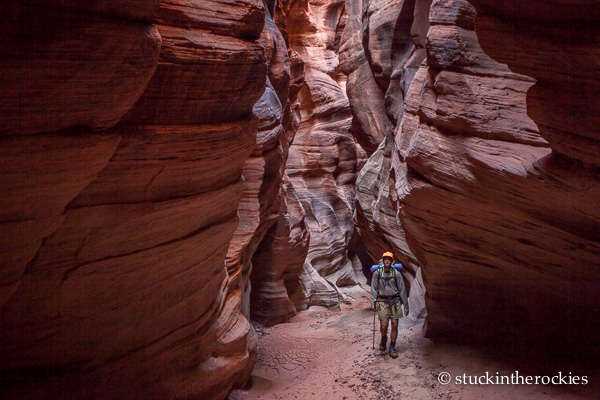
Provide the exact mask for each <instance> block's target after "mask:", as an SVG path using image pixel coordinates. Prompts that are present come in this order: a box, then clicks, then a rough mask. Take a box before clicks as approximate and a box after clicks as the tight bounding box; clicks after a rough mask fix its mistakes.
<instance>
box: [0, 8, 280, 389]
mask: <svg viewBox="0 0 600 400" xmlns="http://www.w3.org/2000/svg"><path fill="white" fill-rule="evenodd" d="M0 9H1V15H2V16H1V17H0V18H1V22H2V23H1V28H0V29H1V30H2V31H1V33H2V35H3V38H4V39H3V40H2V42H1V44H0V46H1V53H2V59H1V60H0V70H1V73H0V81H1V85H2V87H3V88H4V89H3V92H2V94H1V95H0V98H1V100H0V103H1V105H2V107H0V108H1V110H0V113H1V115H2V127H1V128H0V129H1V130H2V132H1V138H0V141H2V144H1V145H0V153H1V154H0V163H1V164H2V166H1V169H0V183H1V186H2V191H1V192H0V201H1V203H2V204H1V207H0V209H1V210H2V211H1V213H2V214H1V223H0V230H1V235H0V237H1V239H0V246H1V251H0V252H1V255H2V269H1V272H0V274H1V275H0V289H1V290H0V320H1V321H2V323H1V329H0V341H1V343H2V344H1V345H0V360H1V361H0V369H1V371H2V377H3V378H2V385H1V386H2V392H3V393H2V394H3V396H7V397H8V398H31V397H35V398H61V397H76V398H92V397H93V398H175V397H177V398H198V397H203V396H209V397H214V398H219V397H224V396H225V395H226V393H227V392H228V390H229V389H230V388H231V386H232V385H238V386H239V385H242V384H244V382H245V381H246V380H247V378H248V376H249V374H250V371H251V369H252V367H253V359H254V354H255V350H256V339H255V335H254V331H253V330H252V328H251V326H250V324H249V322H248V320H247V319H246V318H245V317H244V311H245V310H243V305H244V303H246V304H247V300H245V296H247V294H246V293H245V285H246V283H247V279H246V280H244V267H245V264H244V262H245V261H242V262H240V261H238V259H242V260H245V258H244V257H245V254H246V252H244V251H241V250H237V249H239V248H242V247H244V246H245V245H246V244H244V245H242V244H241V243H242V241H245V242H249V243H252V241H253V240H255V238H254V237H255V236H260V235H262V234H264V232H262V231H261V232H259V233H258V234H252V235H250V236H252V238H250V239H249V238H246V237H245V236H244V234H245V230H246V225H243V224H240V227H238V204H239V203H240V199H244V200H243V201H242V203H241V204H242V205H240V206H239V207H240V209H242V208H243V209H248V210H249V211H248V213H252V218H253V220H252V221H251V222H248V221H245V222H246V223H251V224H254V225H256V227H253V229H256V230H258V231H260V230H261V229H262V230H265V228H260V227H261V226H262V225H265V226H266V225H268V224H267V223H266V222H264V221H269V220H270V219H272V218H271V215H272V213H273V212H275V213H276V212H277V210H278V208H279V203H278V200H276V199H275V198H276V197H278V193H279V188H278V187H277V186H278V184H277V183H271V182H270V181H269V179H271V180H273V181H276V180H277V179H280V175H281V173H282V172H281V170H282V165H283V161H282V160H281V158H282V150H281V143H280V138H281V130H282V128H281V127H280V125H281V120H282V116H281V114H282V112H281V100H280V99H279V98H278V95H280V94H281V91H279V92H278V90H281V88H280V86H285V85H286V84H285V82H283V84H282V85H281V82H273V79H271V82H270V83H269V85H268V89H267V90H266V91H265V85H266V83H267V63H266V61H267V54H266V52H265V48H263V46H262V45H261V44H260V43H261V42H264V41H266V40H263V39H261V32H263V27H264V24H265V10H264V7H263V4H262V2H260V1H258V0H241V1H240V0H236V1H232V0H209V1H206V0H202V1H180V0H164V1H162V2H160V6H159V2H158V1H156V0H132V1H126V2H120V3H118V4H117V2H90V3H89V4H88V3H86V4H83V3H81V2H74V1H68V0H64V1H57V2H54V3H53V4H52V5H48V4H47V3H46V2H41V1H28V2H17V1H14V2H4V3H3V4H2V6H0ZM270 62H271V65H273V63H274V61H273V60H272V58H271V59H270ZM261 96H262V98H261ZM283 97H285V94H283ZM259 100H260V101H259ZM257 101H258V104H257V105H256V106H254V104H255V103H257ZM253 107H254V111H255V112H256V114H257V116H258V117H256V116H254V115H253ZM257 127H258V130H259V135H258V137H259V139H258V141H259V146H258V147H256V148H255V143H256V141H257V136H256V131H257ZM249 156H252V157H251V158H249V159H248V157H249ZM247 159H248V161H246V160H247ZM271 164H276V166H274V167H272V168H271V166H270V165H271ZM264 165H268V168H267V169H268V174H265V173H264ZM277 165H278V166H277ZM242 171H244V174H247V175H248V177H249V178H248V179H247V180H246V182H244V181H243V179H242V178H241V176H242ZM264 175H269V178H268V179H267V178H266V177H265V176H264ZM255 176H259V177H260V179H262V180H263V182H265V181H268V182H269V183H265V185H264V186H266V188H265V190H264V193H261V194H260V195H261V196H264V197H265V198H267V199H266V200H265V201H264V203H262V204H261V206H260V207H257V206H255V204H254V203H253V204H250V203H251V202H250V201H246V199H248V198H249V197H250V196H252V195H255V193H254V192H255V191H256V180H255V179H254V177H255ZM272 177H274V178H272ZM257 179H258V178H257ZM259 186H260V185H259ZM271 186H275V187H274V188H273V187H271ZM273 193H275V195H273ZM253 200H256V199H253ZM261 201H262V199H261ZM273 210H275V211H273ZM240 215H241V216H242V217H243V218H245V215H244V213H243V212H240ZM254 219H256V221H254ZM270 223H271V224H272V223H273V221H271V222H270ZM259 228H260V229H259ZM236 229H237V231H236ZM242 231H244V232H242ZM234 234H235V239H234V240H233V241H232V240H231V239H232V238H233V237H234ZM228 249H229V250H228ZM228 252H229V256H228ZM226 257H227V265H226V263H225V260H226ZM242 265H243V266H244V267H242ZM226 267H229V269H228V268H226ZM246 314H247V312H246Z"/></svg>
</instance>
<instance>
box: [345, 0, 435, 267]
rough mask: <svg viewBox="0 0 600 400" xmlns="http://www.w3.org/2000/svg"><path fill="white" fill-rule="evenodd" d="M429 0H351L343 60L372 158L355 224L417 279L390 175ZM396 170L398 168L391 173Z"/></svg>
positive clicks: (361, 178) (371, 248)
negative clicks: (393, 153) (392, 157)
mask: <svg viewBox="0 0 600 400" xmlns="http://www.w3.org/2000/svg"><path fill="white" fill-rule="evenodd" d="M429 4H430V1H414V0H411V1H389V0H378V1H372V2H368V3H367V2H360V1H351V2H348V12H349V18H348V21H349V22H348V24H347V28H346V30H345V32H344V38H343V44H342V52H341V57H340V58H341V65H342V68H343V70H344V72H345V73H346V74H348V96H349V98H350V104H351V106H352V110H353V118H354V120H353V125H354V130H353V132H354V133H355V135H357V137H358V140H359V141H360V142H361V143H365V142H368V143H371V144H364V146H365V148H366V149H368V150H370V151H369V154H370V155H371V157H370V158H369V160H368V161H367V163H366V165H365V166H364V167H363V168H362V169H361V171H360V174H359V175H358V178H357V182H356V215H355V223H356V228H357V230H358V231H359V232H360V238H361V240H362V241H363V243H364V245H365V246H366V248H367V250H368V252H369V255H370V258H371V259H372V261H374V262H376V261H377V260H378V259H379V258H380V257H381V254H382V253H383V252H385V251H392V252H393V253H394V255H395V256H396V257H397V258H398V259H399V260H400V261H401V262H402V263H403V264H404V265H405V266H406V268H405V273H406V274H405V276H406V277H407V278H408V277H414V274H415V272H416V269H417V268H418V264H419V263H418V261H417V260H416V258H415V256H414V255H413V254H412V252H411V250H410V248H409V246H408V244H407V242H406V237H405V233H404V231H403V228H402V226H401V225H400V222H399V221H398V219H397V216H396V212H397V209H396V202H397V196H396V193H395V190H394V185H393V176H392V179H391V180H390V170H391V154H392V148H393V145H394V140H393V132H394V129H395V126H396V125H397V123H398V121H399V119H401V118H402V115H403V113H404V107H403V102H404V97H405V94H406V93H407V92H408V88H409V87H410V83H411V81H412V79H413V77H414V75H415V73H416V71H417V69H418V68H419V65H420V64H421V62H422V61H423V60H424V59H425V55H426V54H425V36H426V33H427V28H428V26H429V24H428V18H427V16H428V11H429ZM392 175H393V174H392Z"/></svg>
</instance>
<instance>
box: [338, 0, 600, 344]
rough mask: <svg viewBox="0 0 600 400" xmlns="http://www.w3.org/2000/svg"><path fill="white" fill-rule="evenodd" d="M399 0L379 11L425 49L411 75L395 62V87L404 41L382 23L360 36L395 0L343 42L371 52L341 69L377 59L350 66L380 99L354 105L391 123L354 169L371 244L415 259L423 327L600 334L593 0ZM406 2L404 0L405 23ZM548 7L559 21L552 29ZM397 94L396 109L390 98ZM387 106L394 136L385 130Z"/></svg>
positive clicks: (532, 337)
mask: <svg viewBox="0 0 600 400" xmlns="http://www.w3.org/2000/svg"><path fill="white" fill-rule="evenodd" d="M399 3H402V4H395V5H394V7H396V8H394V10H396V11H395V12H394V13H392V14H394V15H396V14H397V15H398V17H397V19H396V22H395V23H394V22H388V25H390V26H395V27H404V28H402V29H403V31H404V35H405V36H406V35H407V33H406V32H407V27H410V31H411V32H412V38H413V40H412V44H411V43H409V44H408V45H407V46H408V48H411V46H414V48H413V50H411V52H413V54H414V56H415V57H419V56H418V54H421V55H422V58H421V60H423V62H422V63H421V64H420V66H419V68H418V70H416V73H414V74H413V73H412V72H410V73H409V72H407V69H408V70H409V71H415V70H414V69H411V68H410V67H412V66H415V65H417V64H416V63H410V62H406V63H405V64H404V66H405V67H404V68H405V69H404V71H403V73H402V74H401V75H402V76H406V77H407V78H411V79H407V81H408V83H409V85H408V86H405V89H404V90H398V89H397V88H394V86H393V85H392V84H391V82H392V81H393V78H392V77H393V76H398V75H394V73H393V72H392V73H391V75H390V73H389V72H387V73H386V72H385V71H390V68H389V67H385V65H389V64H386V63H384V62H381V61H380V60H381V58H382V54H383V55H386V54H394V52H395V51H400V49H402V47H398V46H394V45H392V46H391V47H390V46H389V45H387V46H388V47H387V49H386V50H385V51H383V50H382V49H381V44H383V43H390V42H393V41H392V39H390V36H391V35H392V32H391V31H389V30H387V38H380V39H379V40H376V41H373V42H371V41H370V37H371V34H372V32H373V30H375V32H377V33H376V34H375V35H383V36H385V32H386V31H384V30H379V31H378V30H377V29H376V28H375V29H372V27H376V26H377V24H378V23H380V21H381V19H380V18H378V16H377V14H378V12H379V10H381V9H383V8H384V7H391V6H392V5H393V4H387V3H386V2H381V3H379V2H375V3H374V2H371V3H370V4H369V5H368V6H365V7H366V8H365V9H363V10H362V14H360V15H362V19H361V20H360V21H361V24H362V33H358V35H362V40H361V39H360V38H359V39H352V38H351V37H350V36H349V39H348V40H347V42H346V44H345V45H346V46H348V48H350V47H352V46H354V47H355V48H359V51H358V52H360V50H361V49H360V46H362V51H364V54H365V56H364V57H357V58H355V59H352V58H350V57H348V58H347V60H348V67H347V69H348V70H350V71H361V70H364V69H365V68H368V69H370V70H371V71H372V72H371V77H372V78H368V76H369V74H368V73H366V72H365V73H364V76H366V77H367V78H360V79H358V78H357V79H356V81H352V80H351V79H350V77H351V76H352V75H351V74H350V75H349V80H348V85H349V88H348V93H349V96H350V102H351V104H352V103H353V102H354V103H355V104H357V105H359V104H360V105H362V106H361V107H362V108H363V109H364V107H365V106H364V105H366V104H370V105H371V106H370V107H372V108H377V110H376V111H372V112H371V111H363V114H364V115H368V116H369V117H370V116H376V115H378V116H379V117H377V118H378V121H379V122H377V123H375V124H374V126H375V128H374V129H372V131H374V132H378V131H381V132H386V135H385V137H384V138H383V139H382V142H380V145H379V148H377V149H376V150H375V152H374V153H373V155H372V156H371V158H370V159H369V161H368V162H367V164H366V166H365V168H364V169H363V170H362V171H361V174H360V176H359V178H358V181H357V216H356V221H357V226H358V227H359V228H360V233H361V235H362V237H363V239H364V241H365V243H366V244H367V245H368V246H369V252H370V254H372V256H373V255H376V254H378V253H379V252H380V251H381V248H382V247H383V246H390V247H393V248H395V249H397V251H398V252H399V254H400V255H401V257H402V258H404V260H403V261H406V262H408V263H409V265H413V264H415V265H420V266H421V267H422V271H423V278H424V282H425V287H426V289H427V297H426V299H427V312H428V323H427V334H428V335H429V336H431V337H435V338H449V337H454V338H459V339H466V340H472V339H478V340H483V341H490V342H491V341H497V340H498V339H502V338H510V339H511V340H514V339H515V338H520V339H522V340H523V341H525V342H529V343H532V344H535V345H537V346H544V345H548V346H550V345H552V344H553V343H556V342H557V341H558V342H560V343H561V348H567V349H569V350H573V349H574V348H575V349H577V348H579V349H586V348H589V347H586V346H589V345H597V342H596V339H595V338H597V337H598V335H597V334H598V331H599V327H598V323H597V321H599V319H598V314H599V313H600V308H599V307H598V304H600V303H599V302H598V295H597V293H596V292H597V291H596V290H595V289H594V288H596V287H597V284H598V282H599V281H600V276H599V272H598V271H600V270H599V269H598V260H599V259H598V254H599V245H600V244H599V240H598V239H599V238H598V237H597V235H596V232H598V223H599V221H600V218H599V216H598V212H597V211H596V208H597V207H594V206H593V205H592V204H593V203H594V202H593V201H591V200H590V199H594V198H597V197H598V195H599V194H600V193H599V189H600V187H599V181H598V175H597V165H598V164H597V162H596V160H595V158H594V157H595V156H594V155H593V153H594V150H593V149H594V146H595V144H594V142H593V141H594V140H597V137H598V135H597V134H596V132H597V126H596V125H597V124H595V122H594V116H593V115H595V114H593V110H594V109H595V108H594V107H596V101H595V98H596V97H597V96H593V94H594V93H596V91H597V82H595V81H593V79H591V77H592V76H593V74H594V73H595V72H593V71H596V72H597V70H598V66H599V65H600V63H599V62H598V57H597V54H596V53H597V52H596V51H595V49H592V48H589V50H586V51H585V52H584V51H582V50H581V49H582V48H583V47H584V46H585V45H584V43H588V42H590V40H591V43H595V41H596V39H597V34H596V33H595V31H594V32H592V30H590V29H589V27H590V26H591V25H590V24H591V20H592V19H594V18H595V16H596V14H594V12H595V11H594V10H597V4H596V3H597V2H586V4H585V5H584V8H585V7H587V8H588V10H589V11H590V12H589V13H586V12H582V11H581V10H575V8H577V7H576V6H575V5H571V4H568V2H555V3H553V4H547V3H545V2H530V3H528V4H527V5H526V6H525V7H521V5H519V7H517V4H516V2H508V4H507V2H483V1H472V2H467V1H462V0H434V1H433V2H427V1H416V2H409V1H405V2H399ZM357 7H358V6H357ZM402 7H409V8H410V7H413V11H414V13H413V14H412V15H413V20H412V22H411V23H408V24H407V23H406V21H408V20H407V19H403V18H402V11H401V10H400V9H401V8H402ZM359 9H360V8H359ZM425 9H429V11H428V12H425ZM398 10H400V11H398ZM569 10H570V11H572V12H569ZM409 14H410V13H409ZM386 15H389V13H388V14H386ZM423 15H428V21H427V22H424V21H423V19H422V16H423ZM550 20H552V21H560V24H559V26H560V29H558V30H554V29H550V24H549V21H550ZM357 26H360V25H357ZM426 26H428V27H427V28H425V27H426ZM354 31H357V29H354ZM416 32H427V33H426V39H425V37H424V36H421V35H419V34H416ZM394 35H398V33H397V32H395V33H394ZM396 37H398V36H396ZM583 37H586V38H588V39H586V40H585V41H583V40H580V39H581V38H583ZM373 43H377V44H373ZM404 43H406V42H404ZM592 47H593V46H592ZM406 51H408V50H404V53H405V52H406ZM358 52H357V51H349V52H348V54H349V56H351V55H354V54H358ZM401 52H402V51H401ZM565 54H580V55H582V54H585V56H583V55H582V56H581V57H580V58H577V59H573V58H572V57H566V56H561V55H565ZM387 57H388V56H385V57H384V60H387V59H388V58H387ZM390 58H391V59H392V60H394V59H395V58H394V57H393V56H391V57H390ZM566 60H572V61H566ZM415 61H416V59H415ZM502 63H507V64H508V66H507V65H506V64H502ZM392 65H394V64H393V62H392ZM354 73H355V74H357V76H358V72H354ZM365 79H372V80H374V81H375V82H376V83H377V85H378V87H379V89H380V91H379V92H376V91H375V93H376V95H374V94H373V93H374V92H373V91H367V92H366V93H361V91H360V90H359V89H360V83H361V82H362V81H363V80H365ZM401 81H402V79H401ZM388 82H390V83H389V84H388ZM351 85H355V86H357V87H356V88H355V89H354V90H352V89H351V88H350V86H351ZM369 85H371V84H369ZM352 93H354V94H352ZM384 93H385V95H384ZM394 93H395V100H394V101H390V100H388V99H389V98H390V96H392V97H393V96H394ZM575 93H583V94H584V95H583V96H581V95H580V96H576V95H575ZM373 96H375V97H379V98H378V99H377V100H376V101H370V100H369V99H370V98H371V97H373ZM354 97H358V98H357V99H354ZM392 104H395V105H394V106H393V107H392V109H395V114H394V113H393V112H391V111H393V110H390V109H389V107H388V109H386V108H384V106H386V105H392ZM400 104H402V105H401V106H400ZM382 107H383V108H382ZM398 107H400V108H401V109H400V110H398ZM367 110H368V109H367ZM587 110H592V112H591V113H589V114H588V111H587ZM384 112H385V116H386V117H387V119H388V121H389V123H390V124H391V125H392V126H393V128H392V129H393V132H394V133H393V137H392V138H391V139H390V135H388V134H387V132H388V128H386V129H380V127H382V126H387V122H385V121H384V122H381V121H383V115H384ZM395 116H398V117H397V119H395ZM355 118H356V119H359V120H364V121H367V122H366V123H364V124H362V125H363V126H370V125H369V122H368V118H365V117H363V116H361V115H360V114H356V115H355ZM380 120H381V121H380ZM359 125H361V124H359ZM363 132H367V130H365V129H363ZM374 137H381V135H379V136H374ZM391 232H395V234H391ZM382 233H383V234H382ZM558 310H560V311H558Z"/></svg>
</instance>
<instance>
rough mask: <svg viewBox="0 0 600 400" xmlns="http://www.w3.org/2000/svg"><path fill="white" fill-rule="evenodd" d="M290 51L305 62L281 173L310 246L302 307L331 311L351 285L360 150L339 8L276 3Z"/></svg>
mask: <svg viewBox="0 0 600 400" xmlns="http://www.w3.org/2000/svg"><path fill="white" fill-rule="evenodd" d="M282 11H283V13H284V14H285V15H286V16H287V32H288V40H289V44H290V47H291V48H292V49H293V50H294V51H295V52H297V53H298V55H299V56H300V57H301V58H302V60H303V61H304V82H303V83H302V85H301V86H300V88H299V91H298V94H297V96H296V98H295V101H296V102H297V103H299V104H300V105H301V108H300V122H299V126H298V129H297V132H296V134H295V137H294V141H293V144H292V145H291V147H290V151H289V159H288V161H287V165H286V172H287V175H288V176H289V179H290V182H291V184H292V186H293V187H294V190H295V193H296V196H297V198H298V200H299V201H300V203H301V205H302V207H303V209H304V211H305V213H306V227H307V229H308V230H309V232H310V246H309V249H308V255H307V257H306V261H305V265H304V268H303V272H302V276H301V281H302V285H303V288H304V293H305V298H306V300H305V307H306V306H308V305H310V304H320V305H325V306H336V305H337V304H338V303H339V301H340V294H339V292H338V290H337V286H340V285H348V284H354V283H356V276H355V273H354V269H353V265H352V262H351V258H350V257H349V255H348V244H349V243H350V240H351V238H352V234H353V231H354V225H353V222H352V213H353V208H354V205H353V202H354V181H355V179H356V171H357V160H358V159H359V158H360V154H361V149H360V147H359V146H357V144H356V142H355V140H354V138H353V136H352V134H351V133H350V127H351V111H350V106H349V103H348V98H347V97H346V94H345V81H346V77H345V75H344V74H343V73H342V71H341V70H340V67H339V60H338V52H339V43H340V40H341V34H342V32H343V28H344V24H345V21H346V17H345V2H344V1H340V0H335V1H331V0H301V1H295V2H282Z"/></svg>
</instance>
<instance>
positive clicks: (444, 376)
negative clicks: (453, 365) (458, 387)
mask: <svg viewBox="0 0 600 400" xmlns="http://www.w3.org/2000/svg"><path fill="white" fill-rule="evenodd" d="M438 381H439V382H440V383H441V384H442V385H447V384H449V383H450V374H449V373H447V372H440V374H439V375H438Z"/></svg>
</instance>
